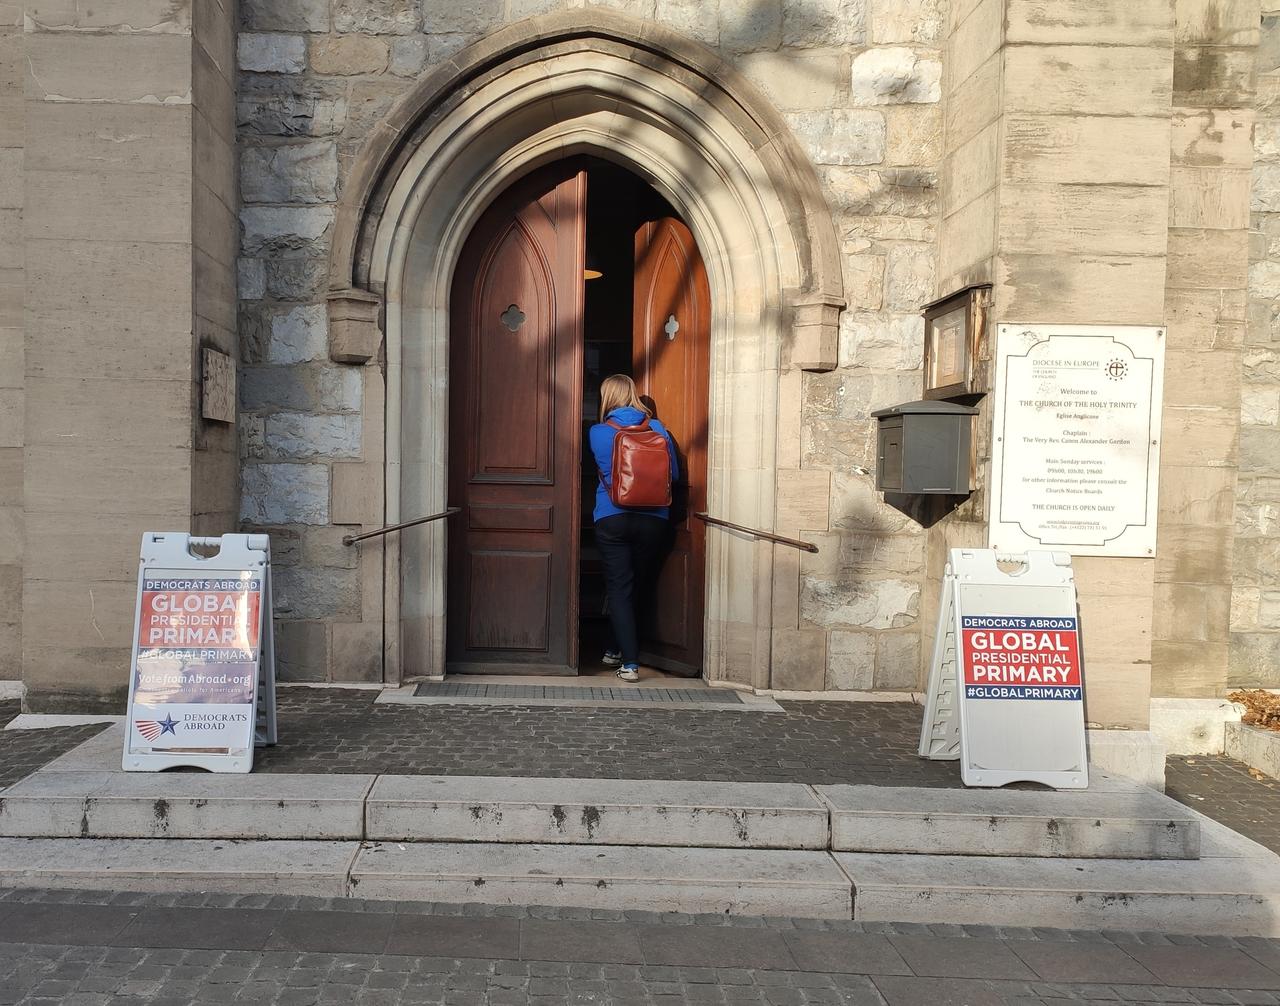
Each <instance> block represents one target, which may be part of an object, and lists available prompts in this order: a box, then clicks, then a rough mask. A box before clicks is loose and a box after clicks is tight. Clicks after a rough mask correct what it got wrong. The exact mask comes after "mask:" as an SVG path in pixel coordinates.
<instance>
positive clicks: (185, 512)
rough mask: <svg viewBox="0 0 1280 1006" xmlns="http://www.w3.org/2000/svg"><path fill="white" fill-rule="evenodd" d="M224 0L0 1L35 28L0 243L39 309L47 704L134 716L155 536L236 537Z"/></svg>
mask: <svg viewBox="0 0 1280 1006" xmlns="http://www.w3.org/2000/svg"><path fill="white" fill-rule="evenodd" d="M228 3H230V0H226V2H225V3H224V0H200V2H199V3H194V4H193V3H181V2H172V0H164V2H157V0H128V2H121V3H114V4H103V5H77V4H38V5H37V4H34V3H28V4H21V3H18V4H15V3H5V4H3V5H0V14H2V15H3V16H2V17H0V24H3V25H13V24H18V25H22V26H23V30H22V31H21V33H18V34H15V33H14V32H12V31H9V30H5V31H4V32H3V33H2V34H0V48H2V49H3V50H4V55H5V66H6V67H7V68H8V69H7V70H6V75H5V76H4V78H3V81H4V83H3V85H2V86H0V101H2V102H3V107H0V132H2V135H3V137H4V139H5V143H9V144H16V145H18V146H21V147H22V151H21V155H22V156H21V159H20V161H18V164H19V165H20V169H21V171H20V174H18V175H13V174H10V173H9V170H8V169H11V168H13V167H14V166H15V163H14V162H15V157H14V155H12V154H10V152H9V150H8V149H6V150H5V154H4V156H5V158H6V160H5V164H4V167H5V169H6V170H5V172H4V174H3V179H4V183H5V185H4V188H3V190H0V196H2V197H3V198H0V205H2V206H4V207H12V206H14V205H18V206H21V229H20V232H19V234H18V236H17V238H16V240H14V241H9V240H6V241H4V250H3V252H0V255H4V256H7V258H6V260H5V262H4V264H5V265H6V266H11V263H13V261H14V258H13V256H15V255H17V256H20V257H19V259H18V263H19V267H20V268H19V271H18V272H17V273H16V276H15V273H14V272H12V271H10V272H7V273H6V274H5V277H4V281H3V284H2V285H0V290H3V291H4V293H3V295H4V296H7V295H8V294H9V293H10V292H12V290H13V288H14V282H15V281H16V282H17V289H18V291H20V298H21V299H17V298H13V299H7V300H5V301H4V303H3V309H4V313H3V321H0V347H3V361H2V363H0V373H2V374H3V375H4V376H3V378H2V379H0V387H4V388H5V389H6V390H5V391H0V403H2V404H0V467H2V468H3V472H2V474H0V500H2V502H0V606H2V608H3V613H0V667H4V668H5V673H6V674H7V673H8V672H9V671H10V670H11V668H12V652H13V651H12V649H11V647H12V645H13V638H14V637H13V634H12V632H11V631H10V625H9V622H10V620H11V619H12V618H13V612H15V611H20V612H21V621H22V628H21V632H22V636H21V664H22V678H23V681H24V684H25V686H26V696H25V698H26V705H27V708H29V709H32V710H34V711H39V712H56V711H62V710H73V711H83V710H89V709H100V710H103V711H107V712H120V711H121V710H122V707H123V701H124V695H125V693H126V691H127V688H128V675H129V649H130V645H131V641H132V624H133V612H134V602H135V597H136V578H137V564H138V548H139V544H140V541H141V537H142V533H143V532H144V531H147V530H186V529H189V528H191V529H194V530H196V531H197V533H198V532H200V531H205V532H207V533H213V534H220V533H223V532H227V531H232V530H234V529H235V525H234V522H233V518H234V499H235V497H236V496H237V489H236V481H237V469H236V465H235V464H234V457H235V452H234V449H233V438H234V430H233V429H231V428H228V427H223V428H216V427H215V426H213V425H211V424H206V423H205V422H203V421H202V420H201V419H200V418H199V413H200V404H199V403H200V394H201V389H200V379H201V371H200V366H199V360H200V357H201V352H200V351H201V349H202V347H203V346H205V345H208V346H216V347H220V348H222V349H223V350H224V351H234V340H233V339H232V338H231V333H232V332H233V331H234V304H235V287H234V275H233V268H234V263H235V256H234V250H235V244H236V232H235V226H234V220H235V218H234V209H235V176H234V173H233V172H232V170H231V163H232V159H231V157H230V146H231V142H232V138H233V135H234V134H233V130H232V125H231V114H230V113H231V108H232V102H231V96H232V94H233V93H234V82H235V68H234V62H233V61H232V58H231V54H232V51H233V45H232V43H233V39H234V30H233V12H232V11H231V10H230V8H229V6H227V5H226V4H228ZM19 44H20V47H19ZM15 51H17V52H18V54H19V67H20V70H19V74H18V76H17V77H16V78H14V77H13V76H12V65H11V63H10V61H9V58H8V57H9V56H11V55H12V54H13V53H14V52H15ZM22 70H25V72H22ZM15 80H16V81H17V82H18V83H17V84H16V87H17V88H18V89H19V90H17V91H15V90H14V81H15ZM24 127H25V133H24ZM19 199H20V202H18V200H19ZM5 223H6V226H8V225H10V224H11V223H12V217H11V216H9V215H6V217H5ZM10 236H12V235H10ZM15 307H16V310H17V311H18V312H19V313H18V314H17V315H16V316H15V314H14V310H15ZM15 323H16V324H17V325H19V326H20V327H21V339H20V341H19V342H18V344H17V346H16V347H15V344H14V342H13V336H12V335H11V333H10V331H9V330H10V328H11V327H12V326H13V325H14V324H15ZM14 366H16V367H17V374H18V380H17V384H18V386H19V387H21V388H22V389H23V392H22V393H21V394H20V395H18V396H15V395H13V394H12V384H13V383H14V382H13V374H14V370H13V369H12V368H13V367H14ZM15 402H16V403H17V404H16V410H17V411H16V412H15V411H14V409H15ZM15 443H16V445H17V446H16V447H15V446H14V445H15ZM15 499H16V501H17V503H18V504H19V505H20V506H21V508H22V509H21V520H20V521H17V522H15V519H14V516H15V515H14V509H13V505H14V501H15ZM15 528H16V529H17V531H16V533H17V534H20V535H21V545H20V549H21V551H20V553H18V555H20V558H21V561H22V563H23V565H22V574H21V594H20V597H19V596H16V594H15V591H16V584H15V581H14V580H13V578H12V575H11V574H12V567H11V565H10V564H9V562H8V561H7V560H9V559H10V558H12V557H14V556H15V551H14V548H15V546H14V544H13V542H14V540H15V539H14V538H13V537H11V535H13V534H14V533H15Z"/></svg>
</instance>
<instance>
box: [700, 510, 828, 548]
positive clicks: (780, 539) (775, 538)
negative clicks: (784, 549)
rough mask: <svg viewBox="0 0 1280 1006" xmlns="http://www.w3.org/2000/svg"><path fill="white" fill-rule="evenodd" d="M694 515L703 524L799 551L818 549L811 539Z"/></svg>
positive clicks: (706, 515) (702, 514)
mask: <svg viewBox="0 0 1280 1006" xmlns="http://www.w3.org/2000/svg"><path fill="white" fill-rule="evenodd" d="M694 516H695V517H697V518H698V520H700V521H702V522H703V523H704V524H714V525H715V526H716V527H727V528H729V529H730V530H731V531H741V532H742V533H743V534H749V535H751V536H752V537H754V538H763V539H764V540H765V541H772V542H776V543H777V544H779V545H790V546H791V547H792V548H798V549H800V551H801V552H817V551H818V546H817V545H815V544H814V543H813V542H811V541H801V540H800V539H799V538H787V537H784V536H783V535H780V534H774V533H773V532H772V531H761V530H759V529H758V528H754V527H743V526H742V525H741V524H734V523H733V522H732V521H727V520H721V519H720V518H719V517H712V516H711V515H710V514H705V513H696V514H694Z"/></svg>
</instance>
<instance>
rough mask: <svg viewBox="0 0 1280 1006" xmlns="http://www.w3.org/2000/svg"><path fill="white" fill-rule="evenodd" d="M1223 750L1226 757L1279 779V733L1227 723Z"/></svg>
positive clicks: (1246, 725)
mask: <svg viewBox="0 0 1280 1006" xmlns="http://www.w3.org/2000/svg"><path fill="white" fill-rule="evenodd" d="M1225 750H1226V754H1227V757H1229V758H1234V759H1235V760H1236V761H1242V762H1244V763H1245V764H1246V765H1248V766H1250V767H1251V768H1256V769H1257V770H1258V771H1259V772H1263V773H1265V774H1266V775H1269V776H1271V778H1273V779H1280V731H1277V730H1262V729H1260V728H1259V727H1254V726H1249V725H1248V724H1247V723H1228V724H1227V729H1226V747H1225Z"/></svg>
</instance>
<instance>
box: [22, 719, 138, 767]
mask: <svg viewBox="0 0 1280 1006" xmlns="http://www.w3.org/2000/svg"><path fill="white" fill-rule="evenodd" d="M124 728H125V725H124V723H115V724H113V725H111V726H109V727H107V729H105V730H103V731H102V732H101V733H98V734H95V735H94V736H93V737H90V738H89V739H88V740H86V741H84V742H83V743H82V744H79V745H77V746H76V747H74V748H72V749H71V750H70V751H68V752H67V753H66V754H64V755H62V756H61V757H58V758H55V759H54V760H53V761H51V762H49V764H48V765H46V766H45V767H44V768H42V769H41V770H40V771H41V772H112V771H119V770H120V759H121V758H122V757H123V756H124Z"/></svg>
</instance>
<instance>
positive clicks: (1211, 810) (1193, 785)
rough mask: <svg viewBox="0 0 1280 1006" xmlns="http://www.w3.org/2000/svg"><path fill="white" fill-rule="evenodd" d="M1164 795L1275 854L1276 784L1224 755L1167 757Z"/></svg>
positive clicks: (1279, 798) (1278, 830)
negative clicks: (1252, 774) (1250, 771)
mask: <svg viewBox="0 0 1280 1006" xmlns="http://www.w3.org/2000/svg"><path fill="white" fill-rule="evenodd" d="M1165 792H1166V793H1168V794H1169V796H1171V797H1173V798H1174V799H1175V800H1178V801H1180V802H1182V803H1185V804H1186V805H1187V806H1188V807H1194V808H1195V809H1196V810H1198V811H1199V812H1200V813H1201V814H1204V815H1206V816H1208V817H1211V818H1213V819H1214V820H1215V821H1219V822H1221V823H1222V824H1225V825H1226V826H1227V827H1228V828H1232V829H1234V830H1235V831H1238V832H1240V834H1242V835H1245V836H1247V837H1248V838H1251V839H1253V840H1254V841H1255V842H1259V843H1261V844H1262V845H1265V846H1266V847H1267V848H1268V849H1271V850H1272V851H1273V852H1280V779H1256V778H1254V777H1253V776H1251V775H1250V774H1249V768H1248V766H1247V765H1245V764H1244V763H1243V762H1238V761H1236V760H1235V759H1233V758H1228V757H1226V756H1225V755H1172V756H1170V757H1169V758H1168V759H1167V760H1166V762H1165Z"/></svg>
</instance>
